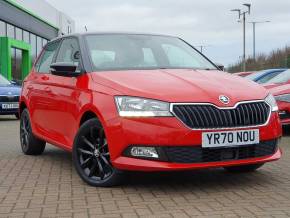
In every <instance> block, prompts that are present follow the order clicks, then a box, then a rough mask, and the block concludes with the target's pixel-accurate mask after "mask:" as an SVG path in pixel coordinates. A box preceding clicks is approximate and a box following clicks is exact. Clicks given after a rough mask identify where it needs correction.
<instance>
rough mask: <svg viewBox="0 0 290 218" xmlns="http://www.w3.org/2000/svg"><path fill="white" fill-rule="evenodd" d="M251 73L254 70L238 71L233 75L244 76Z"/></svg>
mask: <svg viewBox="0 0 290 218" xmlns="http://www.w3.org/2000/svg"><path fill="white" fill-rule="evenodd" d="M252 73H255V72H239V73H234V75H237V76H241V77H245V76H248V75H251V74H252Z"/></svg>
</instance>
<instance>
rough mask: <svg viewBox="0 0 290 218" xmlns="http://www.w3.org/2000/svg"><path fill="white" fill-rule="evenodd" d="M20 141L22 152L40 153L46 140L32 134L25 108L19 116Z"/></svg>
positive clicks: (28, 153) (29, 153)
mask: <svg viewBox="0 0 290 218" xmlns="http://www.w3.org/2000/svg"><path fill="white" fill-rule="evenodd" d="M20 143H21V148H22V151H23V153H24V154H26V155H40V154H42V153H43V151H44V149H45V145H46V142H45V141H43V140H41V139H38V138H37V137H35V136H34V135H33V132H32V128H31V120H30V116H29V112H28V110H27V109H25V110H24V111H23V112H22V113H21V117H20Z"/></svg>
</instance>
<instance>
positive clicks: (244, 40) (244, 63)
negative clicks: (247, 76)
mask: <svg viewBox="0 0 290 218" xmlns="http://www.w3.org/2000/svg"><path fill="white" fill-rule="evenodd" d="M243 5H244V6H246V7H247V10H245V11H242V10H241V9H232V10H231V11H236V12H238V15H239V19H241V16H243V18H242V21H243V71H244V72H245V71H246V14H250V13H251V4H243Z"/></svg>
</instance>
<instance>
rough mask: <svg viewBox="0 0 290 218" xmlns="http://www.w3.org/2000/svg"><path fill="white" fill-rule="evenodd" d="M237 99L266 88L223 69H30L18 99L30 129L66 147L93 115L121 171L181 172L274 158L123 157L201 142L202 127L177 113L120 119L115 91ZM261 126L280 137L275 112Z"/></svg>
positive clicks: (180, 98) (264, 136)
mask: <svg viewBox="0 0 290 218" xmlns="http://www.w3.org/2000/svg"><path fill="white" fill-rule="evenodd" d="M221 94H224V95H227V96H228V97H229V98H230V99H231V101H230V103H229V104H228V105H227V106H228V107H231V106H234V105H235V104H236V103H237V102H240V101H248V100H260V99H264V98H265V97H266V96H267V95H268V92H267V91H266V90H265V89H264V88H263V87H261V86H260V85H258V84H256V83H254V82H251V81H247V80H245V79H242V78H240V77H239V76H234V75H230V74H228V73H224V72H221V71H206V70H188V69H178V70H177V69H174V70H139V71H133V70H131V71H112V72H109V71H106V72H92V73H86V74H83V75H82V76H79V77H77V78H68V77H59V76H55V75H51V74H40V73H36V72H33V71H32V72H31V74H30V75H29V76H28V77H27V78H26V80H25V81H24V86H23V90H22V95H21V102H23V103H25V104H26V106H27V107H28V108H29V112H30V116H31V120H32V129H33V133H34V134H35V135H36V136H38V137H40V138H42V139H44V140H46V141H48V142H50V143H52V144H54V145H57V146H58V147H60V148H63V149H66V150H68V151H71V150H72V145H73V141H74V138H75V135H76V133H77V131H78V129H79V127H80V121H81V118H82V116H83V115H84V114H85V112H87V111H91V112H93V113H95V114H96V115H97V116H98V118H99V119H100V121H101V123H102V124H103V126H104V129H105V134H106V136H107V139H108V144H109V149H110V156H111V161H112V164H113V165H114V166H115V167H116V168H119V169H125V170H141V171H156V170H185V169H195V168H208V167H220V166H229V165H240V164H249V163H260V162H268V161H273V160H277V159H279V158H280V156H281V152H280V150H278V151H277V152H276V153H275V154H274V155H272V156H268V157H263V158H255V159H247V160H235V161H226V162H218V163H200V164H175V163H167V162H158V161H149V160H140V159H135V158H128V157H124V156H122V152H123V151H124V149H125V148H127V146H129V145H132V144H138V145H140V144H141V145H158V146H179V145H180V146H201V134H202V131H201V130H194V131H193V130H191V129H189V128H187V127H186V126H185V125H184V124H183V123H181V121H179V120H178V119H177V118H175V117H163V118H160V117H154V118H122V117H120V116H119V115H118V112H117V108H116V105H115V101H114V96H116V95H128V96H139V97H145V98H152V99H158V100H162V101H167V102H198V103H202V102H206V103H212V104H215V105H217V106H223V107H224V105H222V104H221V102H220V101H219V100H218V99H219V95H221ZM258 128H259V129H260V140H262V141H263V140H271V139H276V138H279V137H281V124H280V121H279V118H278V113H277V112H273V113H272V114H271V118H270V121H269V123H268V124H267V125H266V126H262V127H258Z"/></svg>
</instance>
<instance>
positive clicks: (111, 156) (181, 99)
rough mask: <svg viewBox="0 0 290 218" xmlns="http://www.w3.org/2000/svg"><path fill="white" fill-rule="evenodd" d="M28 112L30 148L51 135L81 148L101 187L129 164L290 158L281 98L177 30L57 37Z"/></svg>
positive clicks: (23, 104) (43, 60) (186, 166)
mask: <svg viewBox="0 0 290 218" xmlns="http://www.w3.org/2000/svg"><path fill="white" fill-rule="evenodd" d="M245 90H246V91H245ZM20 114H21V125H20V133H21V134H20V139H21V147H22V150H23V152H24V153H25V154H28V155H39V154H41V153H42V152H43V151H44V149H45V144H46V142H48V143H51V144H53V145H56V146H58V147H59V148H62V149H65V150H67V151H71V152H72V156H73V164H74V166H75V168H76V171H77V172H78V174H79V175H80V177H81V178H82V179H83V180H84V181H85V182H87V183H88V184H90V185H93V186H112V185H115V184H118V183H119V182H120V181H121V179H122V178H124V172H125V171H174V170H192V169H199V168H211V167H224V168H226V169H227V170H229V171H234V172H237V171H253V170H256V169H257V168H259V167H261V166H262V165H263V164H264V163H265V162H269V161H274V160H277V159H279V158H280V157H281V151H280V149H279V148H278V145H277V143H278V139H279V138H280V137H281V124H280V121H279V115H278V112H277V105H276V102H275V99H274V98H273V96H272V95H271V94H269V93H268V92H267V91H266V89H264V88H263V87H261V86H259V85H258V84H255V83H253V82H250V81H247V80H245V79H242V78H239V77H236V76H232V75H230V74H228V73H224V72H222V71H220V70H218V69H217V67H216V66H215V65H214V64H213V63H212V62H211V61H210V60H208V59H207V58H206V57H205V56H203V55H202V54H201V53H200V52H198V51H197V50H195V49H194V48H193V47H192V46H191V45H189V44H188V43H186V42H185V41H183V40H182V39H179V38H176V37H171V36H163V35H149V34H124V33H122V34H121V33H96V34H93V33H91V34H89V33H87V34H80V35H79V34H77V35H71V36H65V37H62V38H58V39H55V40H52V41H51V42H49V43H48V44H47V45H46V46H45V48H44V50H43V52H42V53H41V55H40V57H39V58H38V60H37V61H36V63H35V65H34V67H33V70H32V72H31V73H30V75H29V76H28V77H27V78H26V79H25V81H24V84H23V89H22V94H21V99H20Z"/></svg>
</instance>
